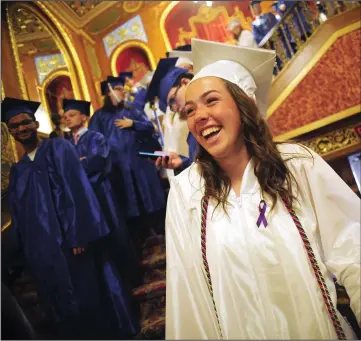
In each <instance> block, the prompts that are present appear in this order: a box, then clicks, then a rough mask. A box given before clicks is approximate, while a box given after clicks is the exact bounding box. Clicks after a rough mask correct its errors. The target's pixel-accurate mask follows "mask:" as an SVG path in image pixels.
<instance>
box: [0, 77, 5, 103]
mask: <svg viewBox="0 0 361 341" xmlns="http://www.w3.org/2000/svg"><path fill="white" fill-rule="evenodd" d="M5 97H6V96H5V90H4V86H3V81H2V80H1V100H2V101H3V100H4V98H5Z"/></svg>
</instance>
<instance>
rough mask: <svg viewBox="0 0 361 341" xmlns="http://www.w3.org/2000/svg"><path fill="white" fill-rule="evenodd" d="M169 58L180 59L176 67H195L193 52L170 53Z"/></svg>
mask: <svg viewBox="0 0 361 341" xmlns="http://www.w3.org/2000/svg"><path fill="white" fill-rule="evenodd" d="M169 58H178V60H177V62H176V64H175V66H179V65H183V64H190V65H193V62H192V52H191V51H177V50H175V51H170V52H169Z"/></svg>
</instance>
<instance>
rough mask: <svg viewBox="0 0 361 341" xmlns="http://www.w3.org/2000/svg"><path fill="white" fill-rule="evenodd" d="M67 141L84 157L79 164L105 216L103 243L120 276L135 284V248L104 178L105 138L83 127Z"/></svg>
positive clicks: (106, 162) (107, 161) (107, 165)
mask: <svg viewBox="0 0 361 341" xmlns="http://www.w3.org/2000/svg"><path fill="white" fill-rule="evenodd" d="M71 143H72V144H73V145H74V146H75V149H76V151H77V152H78V156H79V158H83V157H85V159H84V158H83V159H82V160H81V164H82V165H83V168H84V170H85V172H86V174H87V175H88V178H89V180H90V183H91V185H92V187H93V189H94V193H95V194H96V196H97V198H98V201H99V204H100V206H101V209H102V212H103V214H104V216H105V218H106V220H107V223H108V226H109V229H110V235H109V238H108V243H107V244H106V245H107V246H110V249H111V252H112V254H113V256H114V259H115V261H116V264H117V266H118V269H119V270H120V272H121V275H122V277H123V278H124V279H125V280H130V282H131V285H132V286H136V285H139V275H140V273H139V269H138V267H139V264H138V262H137V259H136V254H135V250H134V249H133V245H132V242H131V240H130V237H129V234H128V230H127V226H126V223H125V218H124V216H123V213H122V210H121V209H120V207H119V206H120V205H119V203H118V202H117V200H116V197H115V194H114V191H113V188H112V186H111V184H110V181H109V179H108V177H109V174H110V170H111V163H110V156H109V148H108V146H107V144H106V141H105V138H104V136H103V135H102V134H101V133H98V132H96V131H92V130H87V131H86V132H85V133H84V134H83V135H81V136H80V138H79V140H78V143H77V144H76V145H75V142H74V139H73V138H71Z"/></svg>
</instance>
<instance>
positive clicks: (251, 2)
mask: <svg viewBox="0 0 361 341" xmlns="http://www.w3.org/2000/svg"><path fill="white" fill-rule="evenodd" d="M261 2H262V1H260V0H252V1H250V6H254V5H256V4H260V3H261Z"/></svg>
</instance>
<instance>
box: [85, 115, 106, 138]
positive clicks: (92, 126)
mask: <svg viewBox="0 0 361 341" xmlns="http://www.w3.org/2000/svg"><path fill="white" fill-rule="evenodd" d="M88 129H89V130H93V131H98V132H100V133H102V134H104V132H103V126H102V124H101V120H100V119H99V112H98V111H97V112H95V113H94V115H93V116H92V117H91V118H90V120H89V123H88Z"/></svg>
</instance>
